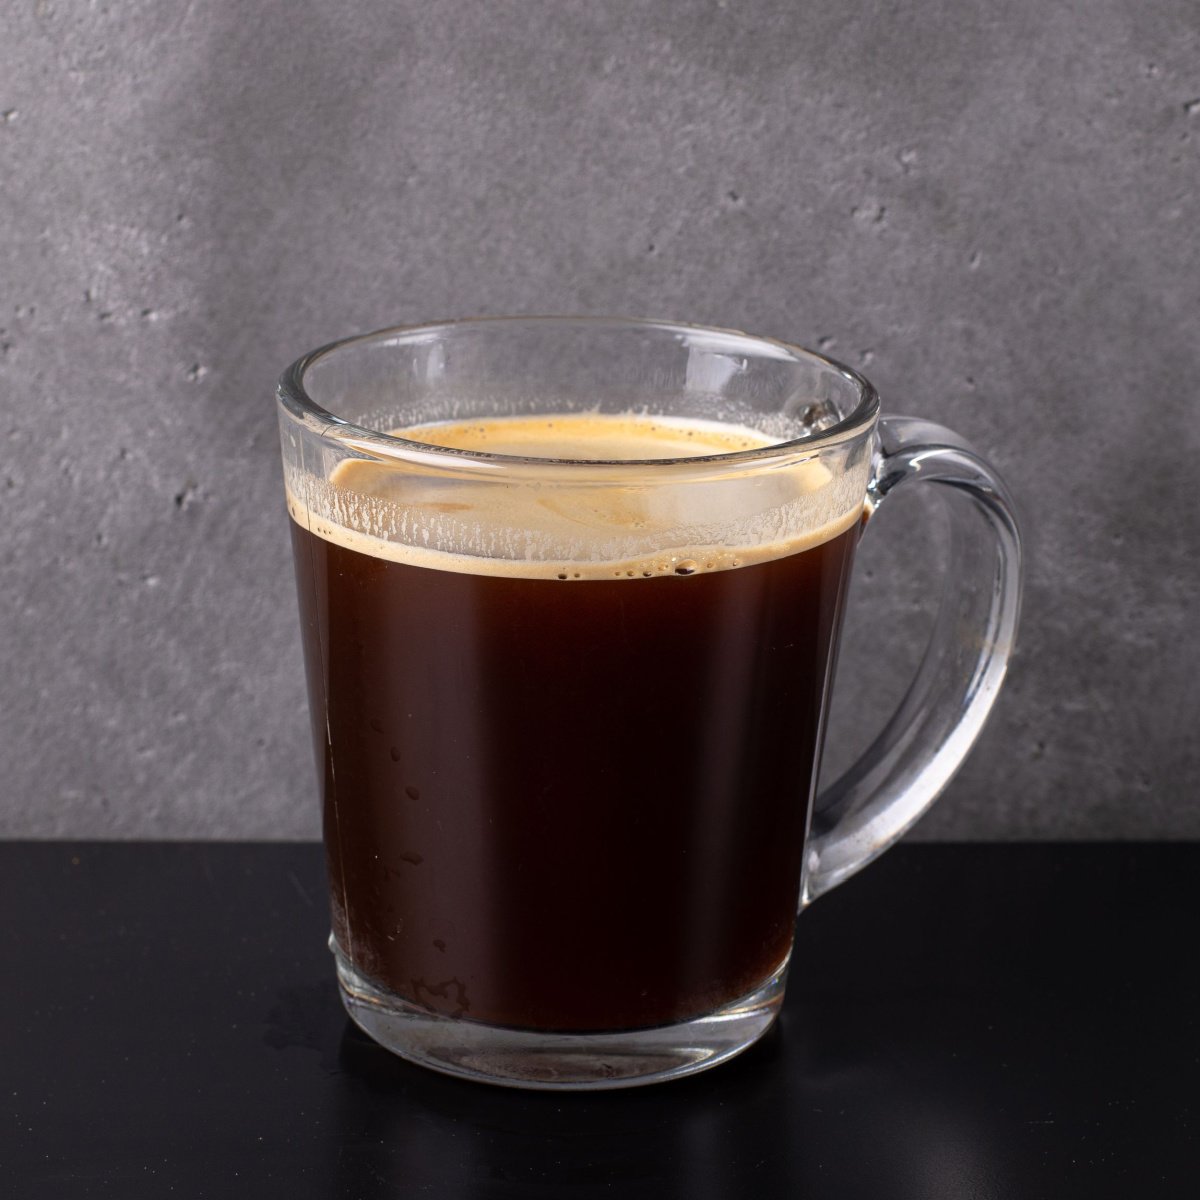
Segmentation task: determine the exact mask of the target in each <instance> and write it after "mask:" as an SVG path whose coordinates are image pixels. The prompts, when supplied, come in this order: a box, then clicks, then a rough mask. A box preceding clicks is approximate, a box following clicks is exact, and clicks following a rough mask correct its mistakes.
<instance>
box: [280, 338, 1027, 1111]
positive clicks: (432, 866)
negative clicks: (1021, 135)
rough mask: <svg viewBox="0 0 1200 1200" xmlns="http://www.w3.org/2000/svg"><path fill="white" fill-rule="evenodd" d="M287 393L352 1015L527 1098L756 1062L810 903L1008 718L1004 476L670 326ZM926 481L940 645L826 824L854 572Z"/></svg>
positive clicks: (401, 1046)
mask: <svg viewBox="0 0 1200 1200" xmlns="http://www.w3.org/2000/svg"><path fill="white" fill-rule="evenodd" d="M278 400H279V417H280V425H281V436H282V448H283V462H284V475H285V483H286V487H287V502H288V507H289V511H290V514H291V518H292V520H291V528H292V536H293V542H294V550H295V564H296V578H297V583H298V594H299V601H300V612H301V623H302V631H303V641H304V650H305V660H306V667H307V677H308V687H309V697H310V709H311V716H312V730H313V737H314V743H315V748H316V757H317V768H318V776H319V778H320V780H321V786H322V789H323V802H324V830H325V843H326V849H327V860H328V868H329V880H330V900H331V908H332V925H333V932H332V935H331V938H330V945H331V948H332V950H333V952H334V955H335V958H336V963H337V974H338V980H339V983H340V985H341V993H342V998H343V1001H344V1003H345V1006H346V1008H347V1010H348V1012H349V1014H350V1016H351V1017H352V1018H353V1020H354V1021H355V1022H356V1023H357V1024H358V1025H359V1026H361V1028H362V1029H363V1030H365V1031H366V1032H367V1033H368V1034H370V1035H371V1036H372V1037H373V1038H375V1039H376V1040H377V1041H378V1042H380V1043H382V1044H383V1045H384V1046H386V1047H387V1048H388V1049H390V1050H392V1051H394V1052H395V1053H397V1054H399V1055H401V1056H403V1057H404V1058H407V1059H410V1060H412V1061H413V1062H416V1063H420V1064H423V1065H424V1066H427V1067H432V1068H434V1069H436V1070H439V1071H443V1072H445V1073H447V1074H451V1075H457V1076H462V1077H466V1078H469V1079H475V1080H482V1081H488V1082H493V1083H503V1084H509V1085H513V1086H519V1087H530V1088H574V1089H589V1088H611V1087H621V1086H629V1085H632V1084H641V1083H650V1082H653V1081H656V1080H663V1079H670V1078H674V1077H677V1076H682V1075H687V1074H690V1073H692V1072H695V1071H699V1070H703V1069H704V1068H707V1067H711V1066H713V1065H715V1064H717V1063H719V1062H722V1061H723V1060H725V1059H727V1058H730V1057H731V1056H732V1055H734V1054H737V1053H738V1052H739V1051H741V1050H744V1049H745V1048H746V1047H748V1046H749V1045H751V1044H752V1043H753V1042H755V1041H756V1040H757V1039H758V1038H759V1037H761V1036H762V1034H763V1033H764V1032H765V1031H766V1030H767V1028H768V1027H769V1026H770V1025H771V1023H772V1021H773V1020H774V1019H775V1017H776V1015H777V1013H778V1012H779V1008H780V1005H781V1003H782V1000H783V993H784V982H785V977H786V974H787V969H788V959H789V956H790V953H791V947H792V939H793V932H794V925H795V918H796V914H797V911H798V910H800V909H803V907H804V906H805V905H807V904H808V903H810V902H811V901H812V900H813V899H815V898H816V897H817V896H819V895H821V894H822V893H823V892H826V891H828V890H829V889H830V888H832V887H834V886H836V885H837V884H839V883H841V882H842V881H843V880H844V879H846V878H847V877H848V876H850V875H851V874H853V873H854V872H855V871H857V870H858V869H859V868H861V867H862V866H864V865H865V864H866V863H868V862H870V861H871V859H873V858H874V857H875V856H876V855H878V854H879V853H880V852H881V851H883V850H884V849H886V848H887V847H888V846H889V845H891V844H892V843H893V842H894V841H895V840H896V839H897V838H898V837H900V835H901V834H902V833H903V832H904V831H905V830H906V829H908V827H909V826H910V825H911V824H912V823H913V822H914V821H915V820H916V819H917V818H918V817H919V816H920V815H921V813H922V812H924V811H925V809H926V808H928V806H929V805H930V804H931V803H932V802H933V800H934V799H935V797H936V796H937V795H938V793H939V792H940V791H941V790H942V788H943V787H944V786H945V785H946V783H947V782H948V780H949V779H950V778H951V776H952V775H953V773H954V771H955V770H956V769H957V768H958V766H959V764H960V763H961V762H962V760H963V758H964V757H965V755H966V754H967V752H968V750H969V749H970V746H971V744H972V743H973V742H974V740H975V738H976V736H977V734H978V733H979V730H980V728H981V726H982V724H983V722H984V719H985V718H986V716H987V713H988V710H989V709H990V708H991V706H992V703H993V701H994V700H995V697H996V694H997V690H998V688H999V686H1000V683H1001V681H1002V679H1003V676H1004V673H1005V667H1006V664H1007V661H1008V657H1009V654H1010V652H1011V650H1012V645H1013V636H1014V632H1015V628H1016V622H1017V612H1018V606H1019V595H1020V575H1021V566H1020V544H1019V535H1018V530H1017V525H1016V521H1015V519H1014V514H1013V509H1012V505H1011V503H1010V501H1009V498H1008V494H1007V492H1006V490H1005V487H1004V485H1003V483H1002V482H1001V481H1000V479H999V478H998V477H997V475H996V473H995V471H993V470H992V468H991V467H989V466H988V465H987V464H986V463H985V462H984V461H982V460H981V459H980V457H979V456H978V455H977V454H975V453H974V452H973V451H972V450H971V449H970V447H969V446H967V445H966V444H965V443H964V442H963V441H962V440H961V439H960V438H958V437H957V436H955V435H954V434H952V433H950V432H949V431H948V430H946V429H943V428H941V427H940V426H937V425H933V424H930V423H928V422H925V421H918V420H912V419H908V418H897V417H884V418H881V417H880V416H879V403H878V398H877V396H876V393H875V391H874V389H873V388H872V387H871V385H870V384H869V383H868V382H867V381H866V380H865V379H864V378H863V377H862V376H861V375H859V374H857V373H856V372H855V371H852V370H850V369H849V368H847V367H844V366H841V365H839V364H838V363H835V362H833V361H831V360H829V359H827V358H824V357H822V356H821V355H818V354H814V353H812V352H810V351H807V350H802V349H799V348H798V347H794V346H788V345H784V344H782V343H779V342H776V341H771V340H767V339H763V338H755V337H749V336H747V335H745V334H742V333H737V332H731V331H727V330H721V329H706V328H697V327H693V326H688V325H677V324H666V323H661V322H652V321H636V320H624V319H620V320H618V319H613V320H609V319H587V318H512V319H507V318H503V319H486V320H474V321H462V322H450V323H445V324H439V325H429V326H424V327H412V328H397V329H388V330H384V331H381V332H379V333H373V334H369V335H367V336H364V337H357V338H351V339H348V340H346V341H342V342H338V343H336V344H334V345H331V346H327V347H325V348H323V349H321V350H317V351H315V352H314V353H312V354H309V355H307V356H306V357H304V358H302V359H300V360H299V361H298V362H297V363H295V364H294V365H293V366H292V367H291V368H290V369H289V370H288V371H287V372H286V373H285V375H284V376H283V379H282V380H281V383H280V386H279V391H278ZM909 481H928V482H930V483H933V484H935V485H937V487H936V489H935V490H936V492H937V493H939V494H941V495H942V496H944V497H945V498H946V499H947V501H948V503H947V505H946V508H947V510H948V514H949V518H950V530H951V537H950V555H949V569H948V576H947V582H946V587H945V591H944V595H943V597H942V601H941V606H940V610H939V613H938V616H937V620H936V624H935V628H934V633H933V636H932V639H931V641H930V645H929V648H928V651H927V653H926V656H925V658H924V660H923V662H922V665H921V666H920V668H919V670H918V673H917V676H916V679H915V681H914V683H913V684H912V686H911V688H910V689H909V690H908V692H907V694H906V696H905V698H904V700H903V702H902V703H901V705H900V708H899V711H898V712H897V713H896V715H895V716H894V717H893V719H892V720H891V722H890V723H889V724H888V725H887V726H886V728H885V729H884V730H883V732H882V733H881V734H880V735H879V737H878V738H877V739H876V741H875V742H874V743H873V744H872V746H871V747H870V748H869V749H868V750H867V751H866V753H865V754H864V756H863V757H862V759H861V760H860V761H859V762H858V763H857V764H856V765H855V766H854V767H852V768H851V769H850V770H849V771H848V772H847V774H846V775H845V776H844V777H843V778H842V779H840V780H839V781H837V782H836V783H835V784H833V785H832V786H831V787H830V788H828V789H827V790H826V791H825V792H824V793H822V794H821V795H820V796H815V797H814V790H815V780H816V776H817V767H818V763H819V759H820V748H821V741H822V735H823V722H824V714H825V711H826V708H827V706H828V701H829V694H830V688H831V682H832V673H833V662H834V659H835V656H836V645H837V635H838V629H839V625H840V621H841V616H842V610H843V607H844V601H845V596H846V589H847V583H848V580H849V576H850V568H851V563H852V560H853V557H854V551H855V546H856V543H857V541H858V538H859V534H860V530H861V529H862V528H863V526H864V523H865V521H866V519H867V517H868V516H869V514H870V513H871V512H873V511H874V510H875V509H876V508H877V507H878V506H879V505H880V504H881V503H882V502H883V501H884V500H885V499H886V498H887V497H888V496H889V495H890V494H891V492H892V491H893V490H894V489H895V488H896V487H898V486H900V485H906V484H907V483H908V482H909Z"/></svg>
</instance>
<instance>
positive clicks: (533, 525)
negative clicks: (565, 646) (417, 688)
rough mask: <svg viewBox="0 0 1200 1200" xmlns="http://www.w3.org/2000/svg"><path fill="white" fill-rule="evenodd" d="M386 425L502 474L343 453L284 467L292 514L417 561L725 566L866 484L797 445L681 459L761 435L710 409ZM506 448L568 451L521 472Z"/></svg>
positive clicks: (784, 541)
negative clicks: (767, 452) (774, 456)
mask: <svg viewBox="0 0 1200 1200" xmlns="http://www.w3.org/2000/svg"><path fill="white" fill-rule="evenodd" d="M397 433H400V434H402V435H403V436H405V437H406V438H409V439H412V440H414V441H420V442H422V443H425V444H430V445H437V446H442V447H446V448H451V449H455V450H461V451H464V452H467V453H471V454H486V455H504V456H506V458H505V459H503V460H501V459H497V460H495V461H497V462H504V463H505V467H506V474H505V475H504V477H497V476H494V475H490V474H489V472H487V471H486V470H471V469H469V467H465V466H463V465H461V464H460V463H458V462H456V460H455V459H454V458H453V457H451V456H447V455H442V456H440V457H441V460H442V461H441V462H437V461H434V462H433V463H429V462H426V463H422V464H420V465H413V464H412V463H410V462H406V461H403V460H401V461H380V460H375V459H364V458H359V459H354V458H351V459H346V460H344V461H342V462H340V463H339V464H338V465H337V466H336V468H335V469H334V470H333V472H332V474H331V477H330V478H329V479H328V480H322V479H318V478H316V477H314V476H311V475H302V474H300V473H297V474H296V477H294V478H289V480H288V504H289V509H290V512H291V515H292V517H293V519H294V520H295V521H296V522H297V523H298V524H300V525H302V526H303V527H304V528H306V529H308V530H310V531H311V532H312V533H314V534H316V535H317V536H320V537H323V538H325V539H326V540H329V541H335V542H338V543H340V544H342V545H344V546H346V547H347V548H348V549H354V550H358V551H360V552H362V553H365V554H370V555H372V556H374V557H376V558H382V559H389V560H391V561H395V562H404V563H408V564H410V565H414V566H429V567H434V568H436V569H439V570H453V571H469V572H472V573H480V572H483V571H487V572H489V573H491V574H494V575H512V576H521V577H528V578H548V579H554V578H562V579H568V580H574V579H600V578H617V577H625V578H635V577H641V576H644V575H646V574H647V573H648V574H651V575H657V574H669V573H671V572H673V571H675V569H676V567H677V566H678V565H679V564H680V563H681V562H682V563H686V564H687V565H688V566H690V567H691V569H693V570H726V569H730V568H732V567H740V566H745V565H748V564H749V563H751V562H755V561H763V560H766V559H770V558H778V557H781V556H783V555H786V554H793V553H796V552H797V551H800V550H803V549H805V548H807V547H810V546H815V545H819V544H820V543H821V542H823V541H826V540H828V539H829V538H831V537H833V536H836V535H837V534H838V533H841V532H842V531H843V530H845V529H846V528H848V527H850V526H851V525H853V524H855V523H856V522H857V521H858V520H859V518H860V517H861V513H862V503H863V496H864V494H865V491H866V464H865V461H864V462H863V463H861V464H859V465H857V466H856V467H855V468H854V469H851V470H846V471H842V472H839V473H838V474H836V475H835V474H833V473H832V472H831V471H830V470H829V469H828V468H827V467H826V466H825V465H824V464H823V463H822V462H820V461H818V459H817V458H816V457H811V456H810V457H809V458H807V459H804V458H801V459H799V460H798V461H797V460H796V456H795V455H793V456H791V458H790V459H789V460H788V461H785V462H780V463H779V464H778V465H773V466H772V469H770V470H764V469H763V467H762V465H761V464H758V463H755V462H745V463H740V464H739V463H735V464H732V465H727V464H723V465H720V466H719V467H716V468H712V469H706V468H705V465H704V464H702V463H695V464H694V465H691V466H689V464H688V463H687V462H686V461H681V460H687V459H701V458H706V457H708V456H712V455H721V454H731V453H736V452H740V451H746V450H756V449H765V448H766V447H768V446H769V445H770V444H771V443H770V440H769V439H766V438H764V437H763V436H762V435H761V434H758V433H756V432H755V431H754V430H750V429H745V428H742V427H740V426H729V425H721V424H717V423H714V422H704V421H684V420H682V419H677V418H672V419H670V420H667V419H663V418H652V417H640V416H632V415H625V416H622V415H607V414H598V413H582V414H557V415H550V416H539V417H536V418H498V419H495V420H493V421H490V422H488V423H486V424H485V423H480V422H448V423H444V424H440V425H431V426H422V427H418V428H415V429H409V430H403V431H397ZM507 456H516V457H522V458H530V457H533V458H541V459H546V458H550V459H555V458H565V459H572V460H574V461H573V462H572V464H571V465H568V466H563V467H560V468H557V469H553V468H546V467H540V468H539V467H537V466H536V465H535V466H534V467H533V468H532V469H530V470H522V465H521V464H520V463H514V462H513V460H512V458H511V457H507ZM661 459H671V460H674V461H673V462H671V463H668V464H665V465H659V463H658V460H661ZM580 460H582V461H580ZM612 460H617V461H615V462H613V461H612ZM547 472H550V474H547ZM631 573H632V574H631Z"/></svg>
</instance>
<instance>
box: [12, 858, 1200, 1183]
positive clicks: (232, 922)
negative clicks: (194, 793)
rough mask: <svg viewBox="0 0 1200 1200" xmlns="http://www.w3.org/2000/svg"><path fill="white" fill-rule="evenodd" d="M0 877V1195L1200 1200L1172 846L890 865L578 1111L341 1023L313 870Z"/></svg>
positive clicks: (1194, 1074) (1189, 948) (1190, 1011)
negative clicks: (393, 1051)
mask: <svg viewBox="0 0 1200 1200" xmlns="http://www.w3.org/2000/svg"><path fill="white" fill-rule="evenodd" d="M0 881H2V884H0V898H2V899H3V904H4V911H5V916H6V919H5V921H4V923H3V928H2V930H0V972H2V974H0V1096H2V1102H0V1195H5V1196H8V1195H12V1196H14V1197H22V1198H25V1197H43V1196H45V1197H51V1196H52V1197H55V1198H56V1200H65V1198H70V1197H76V1196H119V1197H123V1198H136V1197H143V1196H146V1197H150V1196H153V1197H161V1196H180V1197H192V1196H195V1197H202V1196H212V1197H237V1196H254V1197H275V1196H283V1195H292V1194H295V1195H298V1196H306V1197H308V1196H312V1197H339V1198H340V1197H355V1198H358V1197H362V1198H374V1197H383V1196H389V1197H390V1196H414V1197H426V1196H428V1197H450V1196H454V1197H457V1196H469V1197H593V1196H604V1197H612V1196H619V1197H622V1198H624V1197H630V1198H636V1197H643V1196H652V1197H654V1198H655V1200H668V1198H669V1197H681V1198H684V1197H686V1198H687V1200H707V1198H709V1197H733V1196H738V1197H740V1196H747V1197H755V1198H761V1197H775V1196H779V1197H784V1196H786V1197H843V1196H845V1197H860V1196H861V1197H870V1198H872V1200H892V1198H903V1197H920V1198H922V1200H931V1198H937V1197H946V1198H954V1200H964V1198H969V1197H981V1198H983V1197H986V1198H988V1200H995V1198H1002V1197H1052V1198H1054V1200H1064V1198H1069V1197H1075V1196H1079V1197H1088V1198H1089V1200H1095V1198H1097V1197H1108V1196H1113V1197H1118V1196H1119V1197H1123V1198H1124V1197H1134V1198H1135V1200H1146V1198H1148V1197H1158V1196H1164V1197H1167V1196H1171V1197H1173V1196H1179V1197H1184V1196H1187V1197H1194V1196H1196V1195H1200V1024H1198V1021H1200V970H1198V964H1197V934H1196V930H1197V917H1198V916H1200V886H1198V881H1200V845H1191V844H1189V845H1178V844H1177V845H1123V846H1115V845H1075V846H1049V845H1039V846H1016V845H965V846H964V845H959V846H946V845H912V846H900V847H898V848H897V849H895V850H893V851H892V852H890V853H889V854H888V855H886V856H885V857H884V858H883V859H881V860H880V861H879V862H878V863H877V864H875V865H873V866H872V867H871V868H869V869H868V870H867V871H866V872H865V873H864V874H863V875H861V876H859V877H858V878H856V879H854V880H852V881H851V882H850V883H848V884H846V885H845V886H844V887H842V888H840V889H839V890H838V891H836V892H835V893H833V894H832V895H831V896H829V897H827V898H825V899H822V900H821V901H819V902H818V903H817V904H816V905H814V906H813V908H812V909H810V910H809V911H807V912H806V913H805V914H804V915H803V917H802V918H801V920H800V925H799V934H798V938H797V948H796V953H795V958H794V967H793V974H792V978H791V983H790V986H789V992H788V998H787V1001H786V1004H785V1007H784V1012H783V1015H782V1017H781V1019H780V1021H779V1023H778V1024H777V1025H776V1027H775V1029H774V1030H773V1031H772V1032H771V1033H770V1034H769V1035H768V1036H767V1037H766V1038H765V1039H764V1041H763V1042H761V1043H760V1044H759V1045H758V1046H757V1047H755V1048H753V1049H752V1050H750V1051H749V1052H748V1053H746V1054H745V1055H743V1056H742V1057H741V1058H740V1059H738V1060H736V1061H734V1062H732V1063H730V1064H727V1065H726V1066H723V1067H719V1068H717V1069H715V1070H713V1071H710V1072H708V1073H706V1074H703V1075H699V1076H696V1077H694V1078H692V1079H689V1080H683V1081H679V1082H676V1083H672V1084H666V1085H659V1086H658V1087H651V1088H642V1089H637V1090H631V1091H626V1092H610V1093H603V1094H592V1095H581V1094H546V1093H530V1092H513V1091H505V1090H503V1089H498V1088H491V1087H487V1086H483V1085H477V1084H468V1083H462V1082H458V1081H456V1080H452V1079H447V1078H443V1077H442V1076H439V1075H434V1074H432V1073H429V1072H425V1071H422V1070H421V1069H419V1068H416V1067H412V1066H409V1065H407V1064H405V1063H403V1062H401V1061H399V1060H398V1059H396V1058H394V1057H392V1056H391V1055H389V1054H388V1053H387V1052H386V1051H384V1050H382V1049H380V1048H378V1047H377V1046H375V1045H374V1043H372V1042H370V1041H369V1040H368V1039H367V1038H365V1037H364V1036H363V1035H362V1034H360V1033H359V1032H358V1031H357V1030H356V1029H355V1028H354V1027H352V1026H351V1025H350V1024H349V1022H348V1021H347V1019H346V1017H345V1015H344V1013H343V1011H342V1009H341V1006H340V1004H339V1002H338V998H337V993H336V989H335V986H334V982H333V964H332V960H331V959H330V957H329V955H328V953H327V951H326V949H325V937H326V933H327V928H328V916H327V908H326V902H325V896H324V875H323V866H322V859H321V851H320V848H319V847H317V846H314V845H307V844H305V845H291V844H278V843H275V844H251V845H246V844H222V843H203V844H178V843H177V844H170V843H168V844H158V843H155V844H120V843H105V844H94V843H93V844H82V845H76V844H69V843H0ZM10 1188H11V1190H8V1189H10Z"/></svg>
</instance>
